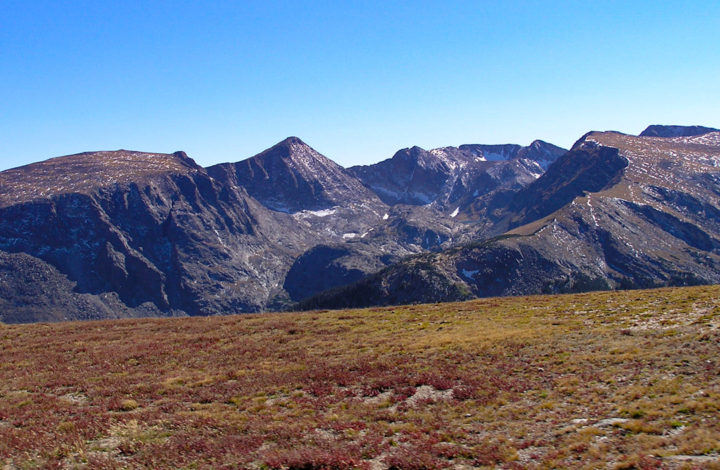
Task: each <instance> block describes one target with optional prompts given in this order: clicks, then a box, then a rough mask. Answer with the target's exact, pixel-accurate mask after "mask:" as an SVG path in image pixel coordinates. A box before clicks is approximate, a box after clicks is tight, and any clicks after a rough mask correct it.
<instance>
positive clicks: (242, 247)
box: [0, 131, 720, 322]
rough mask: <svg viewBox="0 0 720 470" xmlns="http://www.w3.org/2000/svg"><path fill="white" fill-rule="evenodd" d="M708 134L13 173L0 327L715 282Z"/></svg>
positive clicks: (136, 161) (8, 187) (7, 177)
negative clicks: (372, 161) (347, 160)
mask: <svg viewBox="0 0 720 470" xmlns="http://www.w3.org/2000/svg"><path fill="white" fill-rule="evenodd" d="M673 132H675V131H673ZM718 136H720V133H718V132H709V133H703V134H699V135H695V136H686V137H648V136H642V137H635V136H627V135H623V134H619V133H613V132H605V133H589V134H587V135H586V136H584V137H583V138H582V139H580V140H579V141H578V143H577V144H576V145H574V146H573V148H572V149H571V150H570V151H568V152H564V151H563V150H562V149H560V148H558V147H555V146H553V145H551V144H547V143H544V142H542V141H535V142H533V144H531V145H530V146H528V147H521V146H517V145H505V146H485V145H466V146H460V147H444V148H440V149H434V150H429V151H426V150H423V149H421V148H419V147H413V148H409V149H403V150H401V151H399V152H397V153H396V154H395V155H394V156H393V157H392V158H391V159H388V160H385V161H383V162H380V163H378V164H376V165H370V166H366V167H354V168H350V169H347V170H346V169H344V168H342V167H340V166H339V165H337V164H335V163H334V162H332V161H331V160H329V159H327V158H326V157H324V156H322V155H320V154H319V153H318V152H316V151H315V150H313V149H312V148H311V147H309V146H308V145H306V144H305V143H303V142H302V141H301V140H300V139H298V138H295V137H291V138H288V139H286V140H284V141H282V142H280V143H278V144H277V145H275V146H273V147H271V148H269V149H268V150H266V151H264V152H261V153H260V154H258V155H256V156H254V157H251V158H249V159H246V160H243V161H240V162H238V163H225V164H220V165H215V166H213V167H210V168H208V169H205V168H202V167H200V166H198V165H197V164H195V162H194V161H193V160H192V159H190V158H189V157H188V156H187V155H185V154H184V153H183V152H176V153H173V154H161V153H144V152H133V151H127V150H119V151H114V152H87V153H83V154H77V155H70V156H66V157H59V158H54V159H51V160H47V161H45V162H39V163H35V164H32V165H27V166H25V167H20V168H14V169H11V170H7V171H4V172H0V321H4V322H20V321H41V320H43V321H44V320H48V321H50V320H64V319H90V318H109V317H137V316H150V315H153V316H174V315H217V314H229V313H241V312H258V311H265V310H269V309H282V308H286V307H287V306H289V305H291V304H292V303H293V302H297V301H304V300H305V299H308V298H311V297H312V296H314V295H317V294H318V293H319V292H321V291H323V290H326V289H335V291H334V293H330V294H328V293H326V294H323V295H321V296H320V297H318V298H315V299H314V300H312V301H309V302H310V303H312V302H315V303H314V305H321V304H323V302H324V304H327V305H330V304H333V302H336V303H337V302H338V301H339V302H340V304H342V302H345V303H347V302H349V301H350V300H352V299H360V300H359V301H360V302H361V303H362V302H364V303H397V302H416V301H425V300H427V301H435V300H448V299H459V298H466V297H469V296H483V295H508V294H515V293H518V294H519V293H534V292H565V291H576V290H586V289H595V288H617V287H636V286H654V285H675V284H685V283H707V282H720V278H719V276H718V268H717V266H718V259H717V258H718V256H719V252H718V246H719V245H718V240H720V235H719V234H720V211H719V210H718V209H717V208H718V207H720V170H719V168H720V153H719V151H718V148H719V147H720V144H719V142H718V140H719V137H718ZM550 161H553V162H554V163H552V164H551V165H550V166H549V168H548V170H547V171H544V168H543V165H544V164H546V163H548V162H550ZM348 283H354V285H353V287H345V285H346V284H348ZM318 299H320V300H321V301H322V302H321V301H319V300H318ZM331 299H334V300H331Z"/></svg>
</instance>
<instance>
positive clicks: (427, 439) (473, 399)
mask: <svg viewBox="0 0 720 470" xmlns="http://www.w3.org/2000/svg"><path fill="white" fill-rule="evenodd" d="M718 299H720V287H717V286H710V287H691V288H679V289H678V288H676V289H658V290H651V291H624V292H603V293H586V294H577V295H563V296H534V297H518V298H502V299H480V300H473V301H470V302H465V303H452V304H450V303H449V304H432V305H413V306H404V307H388V308H374V309H367V310H345V311H332V312H327V311H325V312H319V311H318V312H306V313H293V314H267V315H245V316H231V317H213V318H186V319H147V320H121V321H103V322H87V323H61V324H35V325H3V326H2V328H1V329H0V350H1V354H0V463H4V464H5V465H8V466H10V467H11V468H12V467H13V466H27V467H34V466H35V467H60V468H117V467H130V468H134V467H174V468H182V467H185V468H190V467H193V468H194V467H199V468H218V467H228V468H355V467H357V468H447V467H452V466H455V465H460V466H461V467H462V468H483V467H488V466H489V467H494V466H501V467H507V468H598V467H607V466H610V467H611V468H612V467H617V468H661V467H662V468H683V466H685V467H687V466H688V465H692V463H691V464H688V461H686V460H683V459H687V458H694V459H700V458H702V459H704V460H702V465H706V466H707V465H714V463H713V462H716V461H717V454H718V452H720V445H719V444H718V440H717V437H716V436H718V435H720V419H718V418H720V409H719V408H720V379H719V378H718V375H719V373H720V361H719V360H718V357H719V355H718V352H720V330H719V329H718V328H719V326H720V315H719V313H720V308H719V307H718V306H717V305H718ZM688 456H689V457H688ZM690 462H696V461H692V460H691V461H690ZM688 468H690V467H688Z"/></svg>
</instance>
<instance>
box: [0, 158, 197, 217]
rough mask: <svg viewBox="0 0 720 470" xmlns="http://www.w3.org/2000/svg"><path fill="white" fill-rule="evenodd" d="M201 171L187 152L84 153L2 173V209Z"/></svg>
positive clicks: (0, 183) (0, 199)
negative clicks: (45, 199) (160, 176)
mask: <svg viewBox="0 0 720 470" xmlns="http://www.w3.org/2000/svg"><path fill="white" fill-rule="evenodd" d="M199 170H202V168H201V167H200V166H198V165H197V164H196V163H195V161H193V160H192V159H191V158H190V157H188V156H187V155H186V154H185V152H175V153H172V154H167V153H148V152H136V151H132V150H115V151H100V152H84V153H78V154H74V155H67V156H64V157H56V158H51V159H49V160H45V161H42V162H37V163H31V164H30V165H25V166H21V167H18V168H12V169H9V170H5V171H3V172H0V207H4V206H7V205H10V204H18V203H21V202H26V201H30V200H33V199H38V198H48V197H52V196H53V195H57V194H64V193H88V192H90V191H93V190H95V189H98V188H103V187H108V186H112V185H115V184H125V183H130V182H138V181H141V180H147V179H148V178H151V177H153V176H158V175H164V174H173V173H176V174H184V173H190V172H195V171H199Z"/></svg>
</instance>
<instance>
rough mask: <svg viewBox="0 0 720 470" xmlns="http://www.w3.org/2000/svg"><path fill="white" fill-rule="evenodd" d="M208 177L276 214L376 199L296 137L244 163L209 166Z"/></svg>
mask: <svg viewBox="0 0 720 470" xmlns="http://www.w3.org/2000/svg"><path fill="white" fill-rule="evenodd" d="M208 173H209V174H210V175H211V176H212V177H213V178H215V179H218V180H220V181H225V182H227V181H229V182H231V183H232V184H234V185H237V186H242V187H244V188H245V189H246V190H247V192H248V193H249V194H250V195H251V196H253V197H254V198H255V199H257V200H258V201H260V202H261V203H262V204H263V205H265V206H266V207H268V208H270V209H272V210H275V211H279V212H289V213H294V212H298V211H301V210H320V209H327V208H329V207H333V206H335V205H337V204H339V203H341V202H342V203H350V202H352V201H357V200H359V199H362V198H364V199H370V200H372V199H376V198H375V197H374V195H373V194H372V193H370V192H369V191H368V190H367V189H366V188H365V187H364V186H363V185H362V184H361V183H360V182H359V181H357V180H356V179H355V178H353V177H352V176H350V175H349V174H348V173H347V172H346V171H345V169H344V168H343V167H341V166H340V165H338V164H337V163H335V162H333V161H332V160H330V159H329V158H327V157H325V156H324V155H322V154H320V153H319V152H317V151H316V150H315V149H313V148H312V147H310V146H309V145H307V144H306V143H305V142H303V141H302V140H300V139H299V138H297V137H288V138H287V139H285V140H283V141H282V142H279V143H277V144H275V145H274V146H272V147H270V148H269V149H267V150H265V151H263V152H260V153H259V154H257V155H255V156H253V157H250V158H248V159H246V160H243V161H240V162H237V163H223V164H220V165H215V166H212V167H210V168H208Z"/></svg>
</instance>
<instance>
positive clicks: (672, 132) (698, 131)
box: [640, 124, 720, 137]
mask: <svg viewBox="0 0 720 470" xmlns="http://www.w3.org/2000/svg"><path fill="white" fill-rule="evenodd" d="M719 130H720V129H714V128H712V127H705V126H663V125H660V124H653V125H652V126H648V127H647V128H646V129H645V130H644V131H642V132H641V133H640V137H691V136H694V135H702V134H707V133H708V132H717V131H719Z"/></svg>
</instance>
